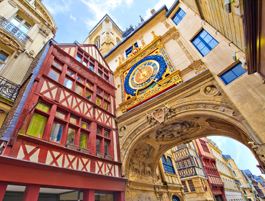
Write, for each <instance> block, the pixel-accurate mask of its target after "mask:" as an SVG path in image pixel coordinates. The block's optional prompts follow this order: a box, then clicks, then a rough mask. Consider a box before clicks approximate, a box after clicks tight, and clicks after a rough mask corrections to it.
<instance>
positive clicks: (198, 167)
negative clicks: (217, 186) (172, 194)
mask: <svg viewBox="0 0 265 201" xmlns="http://www.w3.org/2000/svg"><path fill="white" fill-rule="evenodd" d="M171 151H172V153H173V158H174V161H175V164H176V166H177V169H178V174H179V175H180V178H181V183H182V185H183V187H184V192H185V196H186V199H187V200H189V201H193V200H194V201H195V200H214V199H213V195H212V193H211V189H210V187H209V184H208V181H207V177H206V175H205V172H204V170H203V167H202V164H201V161H200V158H199V156H198V153H197V150H196V147H195V145H194V142H190V143H187V144H181V145H178V146H175V147H173V148H172V149H171Z"/></svg>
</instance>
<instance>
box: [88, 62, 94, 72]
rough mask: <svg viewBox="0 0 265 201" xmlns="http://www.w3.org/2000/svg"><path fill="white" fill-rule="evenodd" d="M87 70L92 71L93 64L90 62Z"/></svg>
mask: <svg viewBox="0 0 265 201" xmlns="http://www.w3.org/2000/svg"><path fill="white" fill-rule="evenodd" d="M88 68H89V70H91V71H94V64H93V63H92V62H91V61H90V62H89V67H88Z"/></svg>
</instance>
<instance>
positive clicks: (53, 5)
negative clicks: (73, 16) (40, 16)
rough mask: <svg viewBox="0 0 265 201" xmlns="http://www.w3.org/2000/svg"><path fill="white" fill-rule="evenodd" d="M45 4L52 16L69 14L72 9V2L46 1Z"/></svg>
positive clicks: (61, 0) (62, 0)
mask: <svg viewBox="0 0 265 201" xmlns="http://www.w3.org/2000/svg"><path fill="white" fill-rule="evenodd" d="M43 3H44V5H45V7H46V8H47V9H48V11H49V12H50V13H51V14H53V15H56V14H58V13H65V12H68V11H69V10H70V8H71V3H72V0H60V1H58V0H56V1H53V0H46V1H45V2H43Z"/></svg>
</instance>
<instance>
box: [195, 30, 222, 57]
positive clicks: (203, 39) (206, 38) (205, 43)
mask: <svg viewBox="0 0 265 201" xmlns="http://www.w3.org/2000/svg"><path fill="white" fill-rule="evenodd" d="M191 42H192V44H193V45H194V46H195V47H196V48H197V50H198V51H199V52H200V53H201V55H202V56H205V55H206V54H208V53H209V52H210V51H211V50H212V49H213V48H214V47H215V46H216V45H217V44H218V42H217V40H215V39H214V38H213V37H212V36H211V35H210V34H209V33H208V32H207V31H205V30H204V29H203V30H201V32H200V33H199V34H198V35H197V36H195V37H194V38H193V40H192V41H191Z"/></svg>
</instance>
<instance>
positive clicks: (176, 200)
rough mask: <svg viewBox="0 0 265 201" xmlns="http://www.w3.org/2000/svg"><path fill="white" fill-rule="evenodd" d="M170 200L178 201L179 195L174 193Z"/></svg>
mask: <svg viewBox="0 0 265 201" xmlns="http://www.w3.org/2000/svg"><path fill="white" fill-rule="evenodd" d="M172 201H180V199H179V197H178V196H176V195H173V196H172Z"/></svg>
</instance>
